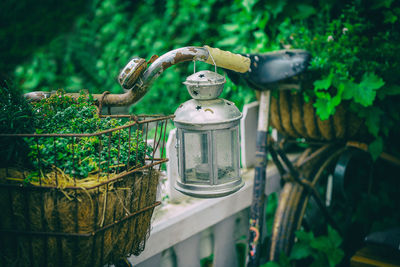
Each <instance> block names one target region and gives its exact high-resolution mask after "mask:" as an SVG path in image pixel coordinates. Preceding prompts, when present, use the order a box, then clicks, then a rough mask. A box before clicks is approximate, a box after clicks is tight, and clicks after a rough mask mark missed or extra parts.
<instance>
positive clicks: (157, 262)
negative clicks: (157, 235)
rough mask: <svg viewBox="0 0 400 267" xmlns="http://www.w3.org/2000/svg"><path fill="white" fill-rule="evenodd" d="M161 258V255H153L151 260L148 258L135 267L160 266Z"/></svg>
mask: <svg viewBox="0 0 400 267" xmlns="http://www.w3.org/2000/svg"><path fill="white" fill-rule="evenodd" d="M161 256H162V253H158V254H156V255H154V256H153V257H151V258H148V259H147V260H145V261H143V262H141V263H140V264H138V265H137V266H135V267H155V266H161Z"/></svg>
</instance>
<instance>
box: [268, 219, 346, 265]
mask: <svg viewBox="0 0 400 267" xmlns="http://www.w3.org/2000/svg"><path fill="white" fill-rule="evenodd" d="M296 237H297V240H298V241H297V242H296V243H295V244H294V246H293V248H292V250H291V252H290V255H289V256H287V255H285V254H281V255H280V257H279V262H267V263H265V264H264V265H262V267H290V266H292V263H293V262H299V261H302V263H303V264H306V266H310V267H313V266H315V267H316V266H330V267H333V266H336V265H337V264H339V263H340V262H341V260H342V259H343V257H344V252H343V250H342V249H341V248H340V245H341V243H342V238H341V237H340V236H339V234H338V233H337V232H336V231H335V230H334V229H333V228H331V227H330V226H329V225H328V233H327V235H322V236H318V237H316V236H314V234H313V233H312V232H306V231H303V230H300V231H297V232H296Z"/></svg>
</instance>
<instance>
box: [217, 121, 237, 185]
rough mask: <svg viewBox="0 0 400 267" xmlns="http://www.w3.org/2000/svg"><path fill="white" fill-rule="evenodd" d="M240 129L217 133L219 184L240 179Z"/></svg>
mask: <svg viewBox="0 0 400 267" xmlns="http://www.w3.org/2000/svg"><path fill="white" fill-rule="evenodd" d="M238 134H239V133H238V127H235V128H234V129H228V130H221V131H217V132H216V133H215V142H216V155H217V166H218V184H221V183H226V182H228V181H230V180H234V179H237V178H238V177H239V149H238V148H239V144H238V140H239V139H238Z"/></svg>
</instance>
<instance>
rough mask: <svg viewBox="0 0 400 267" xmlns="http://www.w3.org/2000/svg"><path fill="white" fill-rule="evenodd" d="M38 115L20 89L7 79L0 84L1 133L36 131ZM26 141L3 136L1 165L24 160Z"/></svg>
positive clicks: (0, 149)
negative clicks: (10, 83)
mask: <svg viewBox="0 0 400 267" xmlns="http://www.w3.org/2000/svg"><path fill="white" fill-rule="evenodd" d="M35 119H36V116H35V115H34V112H33V110H32V108H31V106H30V105H29V104H28V103H27V102H26V101H25V100H24V99H23V97H22V96H21V94H20V91H19V90H17V89H16V88H14V87H12V86H10V85H9V84H8V83H7V82H6V81H1V84H0V133H1V134H21V133H31V132H33V131H34V124H35ZM26 151H27V145H26V143H25V142H24V141H23V140H21V139H19V138H13V137H2V139H1V142H0V166H7V165H10V164H11V163H12V164H19V163H20V162H23V161H24V158H25V155H26Z"/></svg>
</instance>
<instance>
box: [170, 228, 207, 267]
mask: <svg viewBox="0 0 400 267" xmlns="http://www.w3.org/2000/svg"><path fill="white" fill-rule="evenodd" d="M200 238H201V235H200V234H196V235H193V236H191V237H189V238H188V239H186V240H184V241H183V242H180V243H178V244H176V245H175V246H174V250H175V253H176V259H177V266H178V267H180V266H187V267H200V257H199V243H200Z"/></svg>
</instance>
